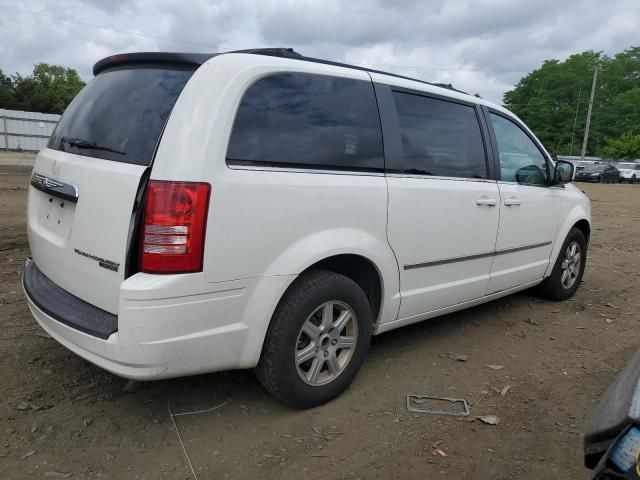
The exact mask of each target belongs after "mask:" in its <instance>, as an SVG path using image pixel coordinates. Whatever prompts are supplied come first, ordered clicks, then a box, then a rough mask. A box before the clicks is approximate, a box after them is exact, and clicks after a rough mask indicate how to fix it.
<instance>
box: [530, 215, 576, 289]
mask: <svg viewBox="0 0 640 480" xmlns="http://www.w3.org/2000/svg"><path fill="white" fill-rule="evenodd" d="M586 260H587V241H586V239H585V238H584V234H583V233H582V232H581V231H580V230H578V229H577V228H575V227H574V228H572V229H571V230H570V231H569V234H568V235H567V238H566V239H565V241H564V243H563V244H562V248H561V249H560V253H559V254H558V258H557V259H556V263H555V265H554V266H553V270H552V272H551V275H550V276H549V277H548V278H546V279H545V280H544V281H543V282H542V283H541V284H540V285H539V286H538V291H539V292H540V294H541V295H542V296H544V297H545V298H548V299H550V300H557V301H560V300H567V299H568V298H571V297H573V295H574V294H575V293H576V290H577V289H578V286H579V285H580V282H581V281H582V275H583V274H584V268H585V264H586Z"/></svg>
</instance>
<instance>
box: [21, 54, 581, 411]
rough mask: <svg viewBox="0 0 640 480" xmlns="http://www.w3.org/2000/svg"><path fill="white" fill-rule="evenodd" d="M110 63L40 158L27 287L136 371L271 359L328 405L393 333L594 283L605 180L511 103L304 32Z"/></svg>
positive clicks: (279, 372)
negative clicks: (516, 296)
mask: <svg viewBox="0 0 640 480" xmlns="http://www.w3.org/2000/svg"><path fill="white" fill-rule="evenodd" d="M94 74H95V78H94V79H93V80H91V81H90V82H89V83H88V84H87V86H86V87H85V88H84V89H83V90H82V91H81V92H80V93H79V94H78V96H77V97H76V98H75V99H74V100H73V102H72V103H71V104H70V105H69V107H68V108H67V110H66V112H65V113H64V115H63V117H62V119H61V120H60V123H58V126H57V127H56V130H55V132H54V134H53V135H52V137H51V140H50V142H49V145H48V147H47V148H45V149H43V150H42V151H41V152H40V153H39V154H38V157H37V159H36V162H35V167H34V171H33V177H32V181H31V187H30V189H29V204H28V233H29V244H30V246H31V252H32V254H33V259H32V260H30V261H29V262H28V263H27V267H26V270H25V273H24V290H25V292H26V295H27V298H28V303H29V307H30V309H31V311H32V313H33V315H34V316H35V318H36V319H37V321H38V322H39V323H40V325H41V326H42V327H43V328H44V330H45V331H46V332H47V333H49V335H51V337H53V338H54V339H56V340H57V341H58V342H60V343H61V344H62V345H64V346H65V347H67V348H68V349H70V350H72V351H73V352H76V353H77V354H78V355H80V356H82V357H84V358H85V359H87V360H88V361H90V362H93V363H95V364H96V365H98V366H100V367H102V368H105V369H106V370H109V371H111V372H113V373H115V374H117V375H120V376H123V377H126V378H130V379H136V380H154V379H160V378H169V377H177V376H181V375H191V374H199V373H205V372H214V371H220V370H230V369H239V368H254V367H256V369H257V373H258V377H259V378H260V380H261V382H262V383H263V385H264V386H265V387H266V388H267V390H269V391H270V392H272V393H273V394H274V395H275V396H276V397H278V398H280V399H281V400H283V401H284V402H286V403H288V404H291V405H295V406H299V407H311V406H314V405H318V404H321V403H323V402H326V401H328V400H330V399H331V398H333V397H335V396H336V395H338V394H339V393H340V392H342V391H343V390H344V389H345V388H346V387H347V385H349V383H350V382H351V380H352V379H353V378H354V377H355V375H356V373H357V371H358V369H359V368H360V366H361V365H362V362H363V361H364V359H365V356H366V353H367V350H368V348H369V341H370V337H371V335H376V334H380V333H383V332H385V331H389V330H392V329H395V328H399V327H402V326H404V325H408V324H411V323H414V322H419V321H422V320H426V319H428V318H433V317H436V316H440V315H443V314H446V313H449V312H453V311H456V310H460V309H463V308H466V307H471V306H474V305H477V304H480V303H483V302H487V301H490V300H493V299H496V298H499V297H503V296H505V295H508V294H511V293H514V292H517V291H520V290H524V289H527V288H530V287H534V286H536V287H538V288H539V291H540V293H542V294H543V295H545V296H546V297H547V298H550V299H553V300H565V299H568V298H570V297H571V296H572V295H573V294H574V293H575V292H576V290H577V288H578V286H579V285H580V280H581V278H582V274H583V272H584V268H585V263H586V260H587V247H588V244H589V235H590V231H591V222H590V204H589V199H588V198H587V197H586V195H584V194H583V193H582V192H581V191H580V190H579V189H578V188H576V187H575V186H574V185H572V184H571V183H570V182H571V180H572V178H573V173H574V167H573V165H572V164H571V163H569V162H566V161H558V162H553V161H552V160H551V158H550V156H549V154H548V153H547V151H546V150H545V149H544V147H543V146H542V144H541V143H540V142H539V140H538V139H537V138H536V137H535V136H534V135H533V133H532V132H531V130H529V129H528V128H527V127H526V126H525V125H524V124H523V123H522V122H521V121H520V120H519V119H518V118H517V117H516V116H515V115H513V113H511V112H509V111H508V110H506V109H504V108H502V107H500V106H499V105H495V104H492V103H490V102H487V101H485V100H483V99H480V98H477V97H474V96H471V95H467V94H464V93H462V92H459V91H456V90H454V89H451V88H443V87H442V86H438V85H434V84H431V83H427V82H423V81H419V80H414V79H409V78H406V77H401V76H398V75H393V74H387V73H384V72H380V71H373V70H368V69H365V68H361V67H357V66H353V65H346V64H338V63H335V62H328V61H324V60H320V59H314V58H307V57H303V56H301V55H299V54H297V53H295V52H293V51H290V50H285V49H267V50H253V51H244V52H229V53H226V54H216V55H205V54H179V53H159V52H155V53H139V54H126V55H115V56H112V57H109V58H106V59H104V60H102V61H100V62H98V63H97V64H96V66H95V67H94Z"/></svg>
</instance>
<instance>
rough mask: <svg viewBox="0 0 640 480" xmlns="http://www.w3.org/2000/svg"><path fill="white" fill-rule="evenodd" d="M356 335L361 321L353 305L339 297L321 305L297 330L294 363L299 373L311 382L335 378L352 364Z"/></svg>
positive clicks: (315, 384) (318, 383) (311, 383)
mask: <svg viewBox="0 0 640 480" xmlns="http://www.w3.org/2000/svg"><path fill="white" fill-rule="evenodd" d="M357 337H358V323H357V321H356V316H355V314H354V312H353V310H352V309H351V307H349V306H348V305H347V304H345V303H342V302H338V301H331V302H326V303H324V304H322V305H320V306H319V307H318V308H316V309H315V310H314V311H313V313H312V314H311V315H309V316H308V317H307V319H306V320H305V322H304V323H303V324H302V328H301V329H300V332H299V333H298V338H297V342H296V348H295V363H296V369H297V371H298V375H299V377H300V378H301V379H302V380H303V381H304V382H305V383H307V384H309V385H312V386H319V385H325V384H327V383H329V382H331V381H333V380H334V379H335V378H336V377H337V376H338V375H340V374H341V373H342V372H343V371H344V370H345V368H346V367H347V365H348V364H349V361H350V360H351V357H352V356H353V352H354V350H355V346H356V340H357Z"/></svg>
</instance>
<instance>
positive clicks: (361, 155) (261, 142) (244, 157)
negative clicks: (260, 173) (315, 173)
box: [227, 73, 384, 171]
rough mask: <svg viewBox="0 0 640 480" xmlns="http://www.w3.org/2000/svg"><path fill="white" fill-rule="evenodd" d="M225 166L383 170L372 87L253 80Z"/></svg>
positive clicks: (309, 78) (314, 78)
mask: <svg viewBox="0 0 640 480" xmlns="http://www.w3.org/2000/svg"><path fill="white" fill-rule="evenodd" d="M227 163H228V164H229V165H268V166H280V167H293V168H317V169H339V170H355V171H361V170H363V171H370V170H373V171H383V169H384V159H383V150H382V132H381V127H380V117H379V114H378V107H377V104H376V99H375V94H374V91H373V85H372V84H371V82H367V81H362V80H352V79H347V78H340V77H332V76H325V75H315V74H306V73H283V74H275V75H270V76H268V77H265V78H262V79H260V80H258V81H257V82H256V83H254V84H253V85H251V86H250V87H249V88H248V89H247V91H246V93H245V94H244V96H243V98H242V101H241V102H240V105H239V107H238V111H237V114H236V119H235V123H234V126H233V131H232V133H231V138H230V140H229V146H228V149H227Z"/></svg>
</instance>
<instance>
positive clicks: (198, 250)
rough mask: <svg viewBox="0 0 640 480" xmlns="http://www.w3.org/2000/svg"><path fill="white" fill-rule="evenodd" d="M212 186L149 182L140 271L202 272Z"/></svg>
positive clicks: (193, 183) (159, 181)
mask: <svg viewBox="0 0 640 480" xmlns="http://www.w3.org/2000/svg"><path fill="white" fill-rule="evenodd" d="M210 194H211V185H209V184H208V183H198V182H167V181H162V180H150V181H149V185H148V186H147V201H146V205H145V209H144V222H143V225H142V236H141V242H140V270H141V271H143V272H147V273H189V272H200V271H202V259H203V254H204V236H205V230H206V224H207V211H208V209H209V196H210Z"/></svg>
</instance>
